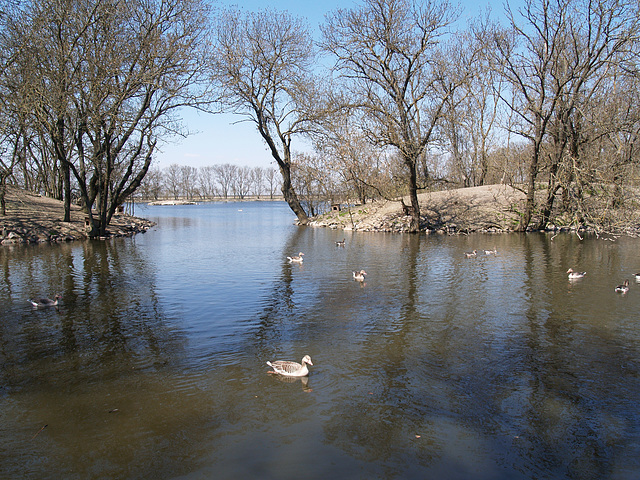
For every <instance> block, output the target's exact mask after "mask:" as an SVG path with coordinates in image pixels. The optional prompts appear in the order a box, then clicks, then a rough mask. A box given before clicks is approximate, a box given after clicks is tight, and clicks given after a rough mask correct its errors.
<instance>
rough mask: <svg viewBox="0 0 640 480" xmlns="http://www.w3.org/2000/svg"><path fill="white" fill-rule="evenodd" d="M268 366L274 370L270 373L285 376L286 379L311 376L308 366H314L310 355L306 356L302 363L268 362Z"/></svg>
mask: <svg viewBox="0 0 640 480" xmlns="http://www.w3.org/2000/svg"><path fill="white" fill-rule="evenodd" d="M267 365H269V366H270V367H271V368H273V371H269V372H268V373H272V374H277V375H283V376H285V377H306V376H307V375H309V369H308V368H307V365H313V362H312V361H311V357H310V356H309V355H305V356H304V357H302V361H301V363H298V362H289V361H287V360H276V361H275V362H267Z"/></svg>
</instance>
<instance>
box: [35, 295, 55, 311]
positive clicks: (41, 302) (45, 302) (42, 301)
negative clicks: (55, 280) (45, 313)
mask: <svg viewBox="0 0 640 480" xmlns="http://www.w3.org/2000/svg"><path fill="white" fill-rule="evenodd" d="M61 298H62V295H56V296H55V297H54V299H53V300H51V299H50V298H39V299H37V300H31V299H29V301H30V302H31V305H33V306H34V307H36V308H38V307H57V306H58V300H60V299H61Z"/></svg>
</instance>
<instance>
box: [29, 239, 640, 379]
mask: <svg viewBox="0 0 640 480" xmlns="http://www.w3.org/2000/svg"><path fill="white" fill-rule="evenodd" d="M336 246H337V247H344V246H345V240H344V239H342V240H340V241H337V242H336ZM483 252H484V254H485V255H497V253H498V251H497V249H496V248H495V247H494V248H493V250H483ZM464 255H465V257H466V258H475V257H477V256H478V250H473V251H471V252H464ZM303 257H304V253H302V252H299V253H298V255H294V256H291V257H287V260H288V261H289V262H290V263H299V264H302V262H303V261H304V258H303ZM586 274H587V272H577V271H575V270H573V268H570V269H569V270H567V275H568V277H569V279H570V280H577V279H580V278H583V277H584V276H585V275H586ZM366 275H367V272H365V271H364V270H359V271H355V272H353V279H354V280H355V281H358V282H364V279H365V276H366ZM635 277H636V281H637V282H640V273H636V274H635ZM615 291H616V292H618V293H622V294H625V293H627V292H628V291H629V280H625V281H624V282H623V283H622V284H620V285H618V286H616V288H615ZM61 298H62V297H61V296H60V295H56V296H55V297H54V299H53V300H52V299H50V298H40V299H37V300H31V299H29V302H31V304H32V305H33V306H34V307H35V308H40V307H56V306H57V305H58V301H59V300H60V299H61ZM267 365H269V366H270V367H271V368H272V369H273V370H270V371H269V372H268V373H271V374H275V375H282V376H285V377H305V376H307V375H309V368H308V367H307V365H313V362H312V361H311V357H310V356H309V355H305V356H304V357H302V360H301V361H300V363H298V362H292V361H288V360H276V361H273V362H267Z"/></svg>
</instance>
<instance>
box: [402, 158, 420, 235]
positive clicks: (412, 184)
mask: <svg viewBox="0 0 640 480" xmlns="http://www.w3.org/2000/svg"><path fill="white" fill-rule="evenodd" d="M405 163H406V165H407V167H408V168H409V199H410V200H411V208H410V212H409V214H410V215H411V223H410V224H409V233H417V232H419V231H420V204H419V203H418V172H417V171H416V167H417V162H416V161H415V160H414V159H409V158H408V159H406V160H405Z"/></svg>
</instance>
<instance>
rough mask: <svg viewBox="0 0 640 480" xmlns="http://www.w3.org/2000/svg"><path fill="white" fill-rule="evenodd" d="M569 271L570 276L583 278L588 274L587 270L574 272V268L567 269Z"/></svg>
mask: <svg viewBox="0 0 640 480" xmlns="http://www.w3.org/2000/svg"><path fill="white" fill-rule="evenodd" d="M567 273H568V274H569V278H582V277H584V276H585V275H586V274H587V272H574V271H573V268H570V269H569V270H567Z"/></svg>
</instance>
